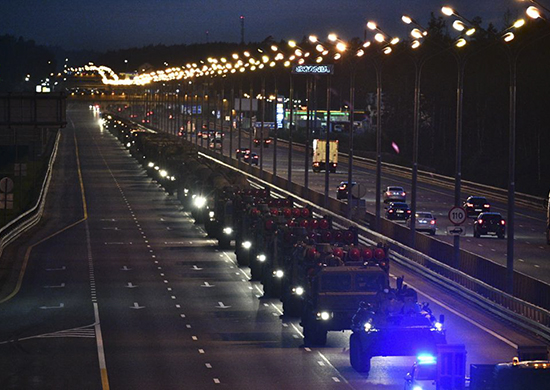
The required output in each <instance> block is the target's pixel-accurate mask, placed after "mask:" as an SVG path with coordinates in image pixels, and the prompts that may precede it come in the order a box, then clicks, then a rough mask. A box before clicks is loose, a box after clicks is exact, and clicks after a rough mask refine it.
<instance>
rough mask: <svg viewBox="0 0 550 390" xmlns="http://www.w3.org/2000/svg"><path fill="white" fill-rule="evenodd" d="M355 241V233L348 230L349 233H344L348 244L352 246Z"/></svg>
mask: <svg viewBox="0 0 550 390" xmlns="http://www.w3.org/2000/svg"><path fill="white" fill-rule="evenodd" d="M354 239H355V235H354V234H353V232H350V231H349V230H348V231H347V232H345V233H344V241H346V243H348V244H351V243H352V242H353V240H354Z"/></svg>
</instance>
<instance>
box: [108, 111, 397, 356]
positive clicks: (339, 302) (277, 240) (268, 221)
mask: <svg viewBox="0 0 550 390" xmlns="http://www.w3.org/2000/svg"><path fill="white" fill-rule="evenodd" d="M121 123H125V125H121ZM115 124H116V126H115ZM105 126H106V128H108V129H109V130H110V131H111V132H113V134H115V135H117V137H118V138H119V139H121V141H122V142H123V143H125V144H126V145H127V147H128V148H129V150H130V151H131V153H132V154H133V155H134V157H135V158H136V159H137V160H138V161H140V162H141V163H142V164H143V166H144V168H145V169H146V170H147V173H148V174H149V175H150V176H151V177H152V178H153V179H154V180H156V181H157V182H158V183H159V184H161V185H162V186H163V187H164V188H165V189H166V190H167V191H168V192H175V193H176V194H177V198H178V199H179V200H180V202H181V204H182V205H183V207H184V208H185V209H188V210H190V211H191V213H192V215H193V217H194V219H195V222H196V223H204V225H205V230H206V232H207V233H208V234H209V235H210V236H211V237H213V238H216V239H218V243H219V246H220V247H222V248H228V247H229V245H230V242H231V240H233V239H234V240H235V253H236V258H237V262H238V264H239V265H243V266H250V269H251V276H252V279H254V280H259V281H260V282H261V283H262V284H263V286H264V294H265V296H266V297H270V298H279V299H281V301H282V303H283V312H284V316H286V317H300V318H301V325H302V327H303V329H304V342H305V344H306V345H324V344H326V341H327V333H328V332H329V331H342V330H349V329H351V326H352V317H353V316H354V314H355V312H356V311H357V307H358V306H359V304H360V302H369V303H372V304H375V303H376V300H377V297H378V295H379V293H380V291H383V290H384V289H386V288H388V287H389V282H388V280H389V262H388V248H384V247H382V246H381V245H379V246H378V247H368V246H365V245H360V244H359V243H358V235H357V231H356V229H354V228H350V229H335V228H334V227H333V226H332V221H331V219H330V218H327V217H319V216H314V215H313V213H312V211H311V209H309V208H304V207H296V206H295V205H294V204H293V201H292V200H291V199H276V198H273V197H271V194H270V191H269V189H256V188H251V187H250V184H249V183H248V181H247V180H246V179H245V177H244V176H243V175H241V174H239V173H235V172H234V171H231V170H229V169H226V168H223V167H221V166H220V165H218V164H215V163H213V162H211V161H209V160H208V159H206V158H203V157H200V155H199V154H198V150H197V148H196V146H195V145H193V144H192V143H190V142H187V141H186V140H184V139H182V138H180V137H174V136H172V135H167V134H159V133H155V132H151V131H141V130H143V129H140V131H137V130H136V129H133V130H132V126H131V125H130V124H129V123H127V122H124V121H123V120H121V119H119V118H113V117H110V119H106V120H105ZM128 145H129V146H128Z"/></svg>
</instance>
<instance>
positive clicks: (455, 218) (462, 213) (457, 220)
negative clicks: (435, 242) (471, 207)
mask: <svg viewBox="0 0 550 390" xmlns="http://www.w3.org/2000/svg"><path fill="white" fill-rule="evenodd" d="M449 221H451V223H452V224H453V225H457V226H458V225H462V224H463V223H464V222H465V221H466V210H464V209H463V208H462V207H456V206H455V207H452V208H451V209H450V210H449Z"/></svg>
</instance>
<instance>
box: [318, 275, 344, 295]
mask: <svg viewBox="0 0 550 390" xmlns="http://www.w3.org/2000/svg"><path fill="white" fill-rule="evenodd" d="M321 291H325V292H346V291H351V275H350V274H335V275H323V276H322V277H321Z"/></svg>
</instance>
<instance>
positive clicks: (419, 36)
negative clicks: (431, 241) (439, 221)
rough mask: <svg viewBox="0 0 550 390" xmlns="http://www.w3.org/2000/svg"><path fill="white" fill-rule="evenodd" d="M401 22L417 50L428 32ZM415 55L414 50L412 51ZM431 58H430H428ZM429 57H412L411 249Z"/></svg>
mask: <svg viewBox="0 0 550 390" xmlns="http://www.w3.org/2000/svg"><path fill="white" fill-rule="evenodd" d="M401 20H402V21H403V23H405V24H412V25H414V26H415V27H414V28H413V29H412V30H411V32H410V34H411V36H412V37H413V38H415V40H414V41H413V42H412V43H411V48H412V49H417V48H419V47H420V45H421V41H422V40H423V38H424V37H426V36H427V35H428V31H427V30H426V29H425V28H424V27H422V26H421V25H420V24H419V23H417V22H416V21H415V20H414V19H413V18H411V17H410V16H407V15H403V16H402V17H401ZM413 51H414V53H416V50H413ZM430 57H431V56H430ZM430 57H425V56H424V57H419V56H417V55H414V56H413V59H414V69H415V74H414V76H415V77H414V112H413V148H412V172H411V173H412V174H411V217H410V239H409V244H410V246H411V247H412V248H414V247H415V245H416V197H417V189H418V141H419V133H420V81H421V76H422V68H423V67H424V64H425V63H426V61H427V60H428V58H430Z"/></svg>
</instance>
